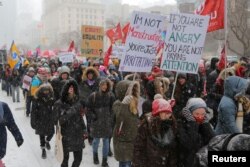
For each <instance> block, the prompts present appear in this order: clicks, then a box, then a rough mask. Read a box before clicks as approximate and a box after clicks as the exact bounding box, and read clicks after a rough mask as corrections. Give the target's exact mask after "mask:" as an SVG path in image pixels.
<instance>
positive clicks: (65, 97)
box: [54, 79, 86, 167]
mask: <svg viewBox="0 0 250 167" xmlns="http://www.w3.org/2000/svg"><path fill="white" fill-rule="evenodd" d="M54 111H55V112H56V113H57V114H56V115H57V120H58V121H59V124H60V126H61V133H62V145H63V156H64V157H63V162H62V164H61V167H68V160H69V153H70V152H73V154H74V161H73V164H72V167H79V166H80V164H81V161H82V149H83V148H84V147H85V144H84V134H85V133H86V127H85V123H84V120H83V117H82V115H83V113H82V105H81V103H80V101H79V90H78V85H77V83H76V81H75V80H72V79H71V80H68V81H66V83H65V84H64V86H63V89H62V93H61V98H60V99H59V100H58V101H57V102H56V103H55V104H54Z"/></svg>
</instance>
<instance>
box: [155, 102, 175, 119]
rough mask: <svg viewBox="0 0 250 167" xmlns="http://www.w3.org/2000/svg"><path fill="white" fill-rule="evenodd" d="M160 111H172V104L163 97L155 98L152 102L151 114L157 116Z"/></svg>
mask: <svg viewBox="0 0 250 167" xmlns="http://www.w3.org/2000/svg"><path fill="white" fill-rule="evenodd" d="M160 112H166V113H172V106H171V105H170V103H169V102H168V101H166V100H165V99H162V98H161V99H155V100H154V101H153V104H152V115H153V116H157V115H159V113H160Z"/></svg>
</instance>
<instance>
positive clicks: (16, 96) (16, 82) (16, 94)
mask: <svg viewBox="0 0 250 167" xmlns="http://www.w3.org/2000/svg"><path fill="white" fill-rule="evenodd" d="M20 82H21V77H20V75H19V73H18V70H17V69H14V70H13V71H12V74H11V77H10V84H11V90H12V100H13V102H14V103H15V102H20V88H19V86H20Z"/></svg>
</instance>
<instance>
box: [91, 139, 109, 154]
mask: <svg viewBox="0 0 250 167" xmlns="http://www.w3.org/2000/svg"><path fill="white" fill-rule="evenodd" d="M102 141H103V148H102V157H103V158H107V157H108V153H109V138H102ZM99 143H100V138H94V140H93V143H92V147H93V152H94V153H98V146H99Z"/></svg>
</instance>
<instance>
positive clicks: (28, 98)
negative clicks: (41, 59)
mask: <svg viewBox="0 0 250 167" xmlns="http://www.w3.org/2000/svg"><path fill="white" fill-rule="evenodd" d="M35 74H36V72H35V69H34V68H33V67H30V68H29V70H28V73H27V75H28V76H29V77H31V78H32V80H33V77H34V76H35ZM32 80H31V83H32ZM31 83H30V89H29V90H26V89H25V90H24V92H26V94H27V95H26V116H29V114H30V111H31V110H30V109H31V103H32V98H33V96H32V95H31Z"/></svg>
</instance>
